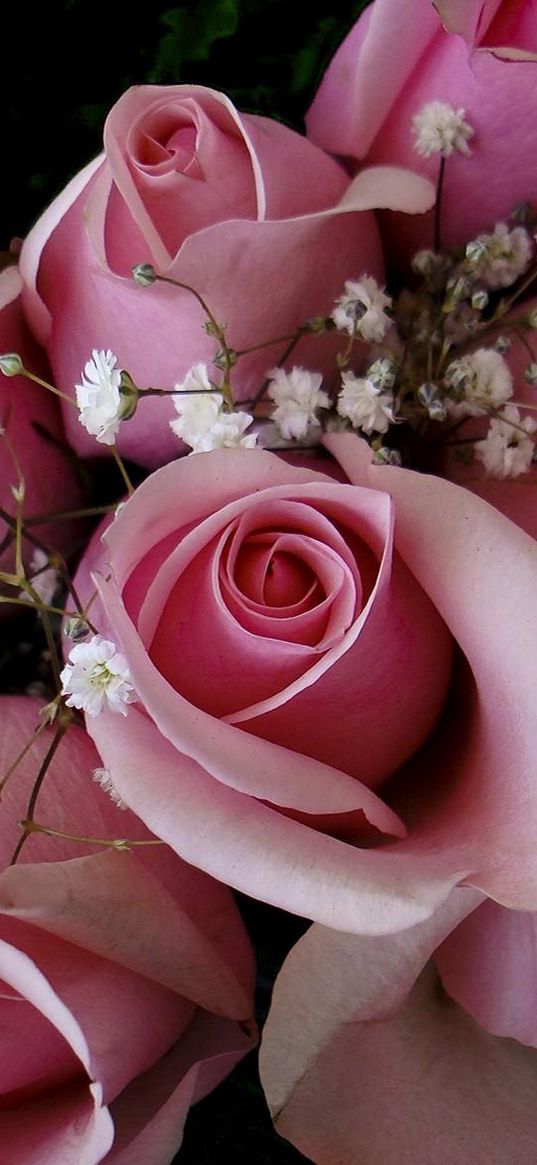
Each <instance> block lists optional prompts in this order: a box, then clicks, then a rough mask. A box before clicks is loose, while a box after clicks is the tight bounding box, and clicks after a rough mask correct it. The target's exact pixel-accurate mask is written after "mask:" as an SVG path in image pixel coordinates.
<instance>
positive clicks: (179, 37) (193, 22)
mask: <svg viewBox="0 0 537 1165" xmlns="http://www.w3.org/2000/svg"><path fill="white" fill-rule="evenodd" d="M239 6H240V0H198V3H197V4H195V5H194V7H187V6H185V5H179V6H178V7H177V8H171V9H170V10H169V11H168V12H164V13H163V14H162V16H161V17H160V21H161V23H162V24H164V25H166V26H167V28H168V30H169V31H168V32H167V33H165V35H164V36H163V37H162V39H161V42H160V44H159V46H158V49H157V52H156V55H155V65H154V68H153V71H152V77H151V80H153V81H163V80H166V79H169V78H172V79H173V80H177V79H178V77H179V74H180V71H181V66H182V65H183V64H184V63H185V62H188V61H208V60H209V57H210V54H211V49H212V47H213V45H214V43H215V41H217V40H224V39H225V38H226V37H230V36H233V35H234V33H235V32H236V31H237V27H238V23H239V15H240V14H239Z"/></svg>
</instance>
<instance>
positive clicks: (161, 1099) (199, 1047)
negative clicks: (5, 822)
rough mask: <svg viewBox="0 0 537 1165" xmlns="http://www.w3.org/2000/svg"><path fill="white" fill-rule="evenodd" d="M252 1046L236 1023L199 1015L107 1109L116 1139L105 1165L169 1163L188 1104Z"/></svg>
mask: <svg viewBox="0 0 537 1165" xmlns="http://www.w3.org/2000/svg"><path fill="white" fill-rule="evenodd" d="M253 1046H254V1040H253V1037H251V1036H250V1035H249V1034H248V1032H247V1031H246V1030H242V1029H241V1028H240V1027H239V1025H238V1024H234V1023H232V1022H231V1021H229V1020H223V1019H216V1017H215V1016H212V1015H206V1014H198V1015H197V1016H196V1018H195V1019H194V1021H193V1023H192V1024H191V1026H190V1027H189V1029H188V1031H187V1032H186V1034H185V1036H184V1037H183V1039H182V1040H181V1041H180V1043H179V1044H178V1045H176V1047H175V1048H172V1050H171V1051H170V1052H169V1053H168V1055H167V1056H165V1057H164V1058H163V1059H162V1060H161V1061H159V1063H158V1064H157V1065H155V1067H154V1068H150V1069H149V1071H148V1072H146V1073H145V1075H144V1076H142V1077H140V1078H139V1079H138V1080H135V1081H134V1082H133V1084H131V1085H130V1086H129V1087H128V1088H126V1089H125V1091H124V1092H123V1093H122V1094H121V1096H120V1097H118V1099H117V1100H116V1101H114V1103H113V1104H112V1106H111V1112H112V1116H113V1118H114V1125H115V1128H116V1137H115V1141H114V1147H113V1149H112V1152H111V1153H110V1155H109V1156H108V1157H107V1158H106V1165H163V1162H167V1161H171V1159H172V1157H173V1156H174V1153H176V1152H177V1150H178V1149H179V1147H180V1145H181V1140H182V1132H183V1127H184V1123H185V1119H186V1117H187V1115H188V1111H189V1108H190V1107H191V1105H192V1104H194V1103H195V1102H196V1101H198V1100H201V1099H202V1098H203V1096H205V1095H206V1094H207V1093H209V1092H211V1091H212V1089H213V1088H216V1086H217V1084H219V1083H220V1081H221V1080H224V1079H225V1077H226V1076H227V1075H228V1074H229V1072H231V1070H232V1068H234V1066H235V1064H236V1063H238V1061H239V1060H240V1059H242V1057H243V1056H244V1054H245V1052H247V1051H248V1050H249V1048H251V1047H253ZM178 1080H179V1081H180V1083H179V1084H177V1081H178Z"/></svg>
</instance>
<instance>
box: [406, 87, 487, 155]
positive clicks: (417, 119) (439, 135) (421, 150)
mask: <svg viewBox="0 0 537 1165" xmlns="http://www.w3.org/2000/svg"><path fill="white" fill-rule="evenodd" d="M464 114H465V111H464V109H454V108H453V106H452V105H449V104H448V102H447V101H428V102H427V104H426V105H424V106H423V107H422V109H420V111H419V113H416V114H415V116H414V117H413V118H412V132H413V134H414V139H415V140H414V148H415V150H416V151H417V153H418V154H421V156H422V158H430V157H431V154H441V155H442V157H443V158H449V156H450V155H451V154H453V153H454V152H455V150H460V152H461V154H470V153H471V150H470V148H469V146H468V138H471V137H473V133H474V131H473V129H472V126H471V125H468V122H466V121H465V120H464Z"/></svg>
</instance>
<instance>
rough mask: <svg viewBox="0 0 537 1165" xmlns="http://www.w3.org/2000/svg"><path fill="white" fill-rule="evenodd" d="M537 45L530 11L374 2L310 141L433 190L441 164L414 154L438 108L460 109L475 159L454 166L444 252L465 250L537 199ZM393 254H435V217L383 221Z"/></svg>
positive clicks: (335, 68) (316, 111)
mask: <svg viewBox="0 0 537 1165" xmlns="http://www.w3.org/2000/svg"><path fill="white" fill-rule="evenodd" d="M536 49H537V39H536V32H535V10H534V5H533V3H532V0H521V2H520V3H518V4H512V3H510V0H465V2H464V3H462V4H461V3H460V2H457V0H438V2H437V3H435V4H433V3H432V0H406V2H405V3H404V4H402V3H400V0H375V2H374V3H373V4H372V5H371V6H370V7H369V8H367V9H366V11H365V12H364V13H363V15H362V16H361V17H360V19H359V21H358V23H357V24H356V25H355V26H354V28H353V29H352V31H351V32H350V33H349V35H348V36H347V38H346V40H345V41H344V42H343V44H342V45H341V47H340V49H339V50H338V52H337V53H336V55H335V57H334V59H333V61H332V62H331V64H330V65H329V67H328V69H327V71H326V73H325V76H324V77H323V80H322V82H321V86H320V88H319V90H318V93H317V95H316V97H315V99H314V101H313V104H312V106H311V108H310V110H309V114H308V117H307V127H308V134H309V136H310V137H311V139H312V141H314V142H317V144H318V145H321V146H322V147H323V148H324V149H327V150H330V151H331V152H333V153H335V154H341V155H350V156H352V157H353V158H357V159H360V160H364V161H366V163H367V165H374V164H377V163H386V162H390V163H393V164H399V165H403V166H412V167H413V168H415V169H419V170H420V172H421V173H423V174H426V175H427V176H428V177H429V178H431V180H432V181H433V182H435V181H436V177H437V174H438V164H439V157H438V154H436V155H433V156H432V157H430V158H426V157H420V156H419V154H417V153H416V151H415V149H414V138H413V134H412V118H413V117H414V115H415V114H417V113H418V112H419V110H420V109H421V108H422V107H423V106H424V105H425V104H426V103H427V102H430V101H444V102H448V103H449V104H451V105H452V106H453V107H454V108H455V109H456V110H459V109H460V108H463V109H464V111H465V119H466V121H467V122H468V123H469V124H470V125H471V126H472V128H473V129H474V136H473V137H472V138H471V140H470V142H469V146H470V149H471V151H472V154H471V157H466V156H465V155H464V154H463V153H460V152H457V151H456V152H455V153H453V154H452V155H451V156H450V157H449V158H448V160H447V163H446V173H445V182H444V192H443V197H442V242H443V245H444V247H446V246H447V247H452V246H454V245H456V244H461V243H466V242H468V240H469V239H471V238H472V237H474V236H475V235H476V234H478V233H479V232H480V231H482V230H486V229H488V228H489V227H491V226H493V225H494V223H495V222H496V221H497V220H498V219H500V218H502V217H505V216H507V215H509V214H510V213H511V211H512V210H513V209H514V207H515V206H516V205H517V203H520V202H524V201H534V200H535V198H536V197H537V160H536V159H537V123H536V119H535V97H534V95H535V88H536V84H537V58H536V55H535V54H536ZM383 236H384V239H385V243H386V253H387V254H388V255H390V257H392V256H393V255H394V256H395V262H399V263H401V262H402V261H403V260H405V261H407V260H408V258H409V257H410V255H412V254H413V252H414V251H416V250H417V249H418V248H420V247H430V246H432V242H433V226H432V217H431V216H430V215H428V216H426V217H425V218H424V217H422V216H419V217H415V216H414V217H411V218H404V217H402V216H400V215H396V216H392V215H386V216H384V221H383Z"/></svg>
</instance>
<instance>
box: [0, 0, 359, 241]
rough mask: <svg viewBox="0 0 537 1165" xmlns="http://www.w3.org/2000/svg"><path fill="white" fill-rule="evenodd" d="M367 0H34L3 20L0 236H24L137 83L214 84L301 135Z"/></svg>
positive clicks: (96, 145)
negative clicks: (300, 0) (298, 0)
mask: <svg viewBox="0 0 537 1165" xmlns="http://www.w3.org/2000/svg"><path fill="white" fill-rule="evenodd" d="M366 3H367V0H354V2H352V0H308V3H307V4H304V5H295V6H293V5H292V3H291V0H193V2H190V3H183V4H180V5H177V6H176V7H171V6H170V0H149V2H146V3H145V4H144V3H143V2H142V3H140V4H139V5H138V6H137V5H136V4H134V3H131V2H129V3H126V2H124V0H34V2H33V3H32V0H30V2H27V3H20V0H19V2H17V0H10V3H6V4H4V5H3V6H2V7H3V14H2V17H1V18H0V61H1V64H0V87H1V90H3V92H2V109H3V111H4V114H3V119H4V138H3V143H2V171H1V185H2V205H3V210H2V234H1V237H0V249H2V248H6V247H7V246H8V244H9V241H10V239H11V238H12V237H13V236H23V235H24V234H25V233H26V232H27V230H28V229H29V227H30V226H31V225H32V223H33V221H34V220H35V218H36V217H37V216H38V215H39V214H40V212H41V211H42V210H43V209H44V208H45V206H46V205H47V203H48V202H50V200H51V199H52V198H53V197H54V195H55V194H57V193H58V192H59V191H60V190H61V189H62V187H63V186H64V185H65V183H66V181H67V180H68V179H69V178H70V177H72V176H73V174H75V173H76V171H77V170H79V169H80V168H81V167H82V166H83V165H84V164H85V163H86V162H88V161H89V160H90V159H91V158H92V157H94V156H95V155H96V154H97V153H99V152H100V149H101V141H102V128H103V124H104V120H105V117H106V114H107V113H108V111H109V109H110V108H111V106H112V105H113V104H114V102H115V101H116V100H117V98H118V97H119V96H120V94H121V93H122V92H123V91H124V90H125V89H127V88H128V87H129V86H130V85H134V84H142V83H148V82H151V83H159V84H177V83H180V82H183V83H185V82H186V83H190V84H202V85H209V86H210V87H211V88H213V89H220V90H222V91H223V92H225V93H227V95H228V96H229V97H231V99H232V100H233V101H234V102H235V104H236V105H237V106H238V108H239V109H243V110H245V111H248V112H255V113H263V114H265V115H267V116H270V117H276V118H278V119H279V120H281V121H285V122H287V124H289V125H292V126H293V128H295V129H298V130H303V115H304V112H305V111H306V109H307V108H308V105H309V103H310V101H311V98H312V96H313V94H314V92H315V89H316V87H317V84H318V82H319V80H320V78H321V76H322V73H323V70H324V67H325V65H326V64H327V63H328V61H329V60H330V58H331V56H332V55H333V53H334V51H335V49H336V48H337V46H338V44H339V43H340V41H341V40H342V39H343V37H344V35H345V33H346V32H347V31H348V29H349V28H350V27H351V26H352V24H353V23H354V21H355V20H356V18H357V16H358V14H359V12H360V11H361V10H362V9H363V8H364V7H365V6H366Z"/></svg>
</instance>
